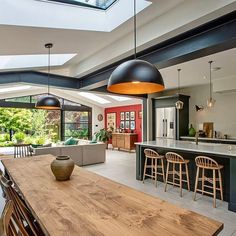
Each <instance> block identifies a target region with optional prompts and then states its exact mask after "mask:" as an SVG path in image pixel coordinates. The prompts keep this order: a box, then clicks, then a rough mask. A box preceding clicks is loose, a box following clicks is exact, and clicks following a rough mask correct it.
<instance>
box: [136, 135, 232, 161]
mask: <svg viewBox="0 0 236 236" xmlns="http://www.w3.org/2000/svg"><path fill="white" fill-rule="evenodd" d="M135 144H136V145H141V146H149V147H159V148H168V149H172V150H184V151H191V152H198V153H209V154H218V155H224V156H231V157H236V145H229V144H221V143H201V142H199V143H198V145H196V144H195V142H191V141H181V140H173V139H163V138H160V139H157V140H156V141H146V142H139V143H135ZM229 146H230V147H231V148H232V150H231V151H229Z"/></svg>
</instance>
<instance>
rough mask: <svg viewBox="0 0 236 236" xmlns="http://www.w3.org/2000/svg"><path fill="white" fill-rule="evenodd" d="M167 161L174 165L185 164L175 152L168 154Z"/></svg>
mask: <svg viewBox="0 0 236 236" xmlns="http://www.w3.org/2000/svg"><path fill="white" fill-rule="evenodd" d="M166 159H167V161H169V162H172V163H184V158H183V157H182V156H180V155H179V154H178V153H175V152H167V153H166Z"/></svg>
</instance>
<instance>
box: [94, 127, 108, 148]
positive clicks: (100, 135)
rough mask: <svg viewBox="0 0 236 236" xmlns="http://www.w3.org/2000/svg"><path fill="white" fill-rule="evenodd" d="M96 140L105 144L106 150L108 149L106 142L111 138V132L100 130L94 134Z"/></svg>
mask: <svg viewBox="0 0 236 236" xmlns="http://www.w3.org/2000/svg"><path fill="white" fill-rule="evenodd" d="M95 136H96V139H97V140H98V141H101V142H103V143H105V144H106V148H108V141H109V139H111V137H112V131H111V130H107V129H100V130H99V131H98V132H97V133H96V134H95Z"/></svg>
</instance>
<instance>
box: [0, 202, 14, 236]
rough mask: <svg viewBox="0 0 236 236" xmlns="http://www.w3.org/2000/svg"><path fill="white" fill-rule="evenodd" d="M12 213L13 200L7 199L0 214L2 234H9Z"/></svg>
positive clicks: (4, 235)
mask: <svg viewBox="0 0 236 236" xmlns="http://www.w3.org/2000/svg"><path fill="white" fill-rule="evenodd" d="M12 214H13V202H12V201H7V202H6V204H5V207H4V209H3V212H2V216H1V221H2V229H1V231H3V232H2V234H3V236H8V235H10V234H9V231H10V221H11V217H12Z"/></svg>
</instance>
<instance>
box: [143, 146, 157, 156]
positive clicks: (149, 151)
mask: <svg viewBox="0 0 236 236" xmlns="http://www.w3.org/2000/svg"><path fill="white" fill-rule="evenodd" d="M144 154H145V156H146V157H149V158H155V157H159V154H158V153H157V152H156V151H154V150H152V149H149V148H146V149H144Z"/></svg>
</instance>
